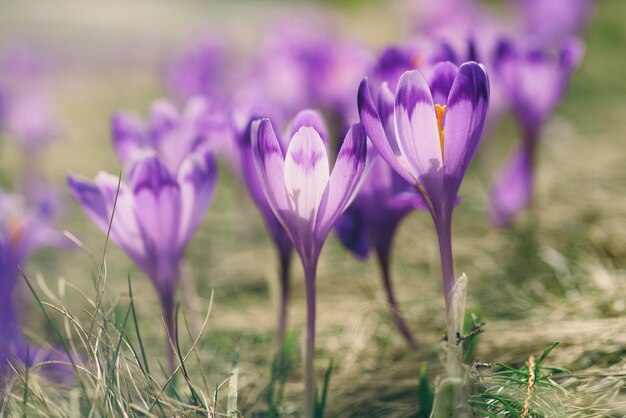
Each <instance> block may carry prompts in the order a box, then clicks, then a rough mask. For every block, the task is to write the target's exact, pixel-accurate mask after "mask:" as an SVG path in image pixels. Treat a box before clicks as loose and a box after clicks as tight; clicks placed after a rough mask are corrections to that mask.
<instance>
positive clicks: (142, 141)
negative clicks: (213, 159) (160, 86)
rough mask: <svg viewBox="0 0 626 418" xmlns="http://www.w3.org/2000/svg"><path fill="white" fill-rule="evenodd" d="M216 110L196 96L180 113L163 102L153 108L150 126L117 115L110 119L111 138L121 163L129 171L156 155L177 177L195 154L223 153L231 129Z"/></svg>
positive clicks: (132, 115) (126, 114)
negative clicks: (145, 159)
mask: <svg viewBox="0 0 626 418" xmlns="http://www.w3.org/2000/svg"><path fill="white" fill-rule="evenodd" d="M216 106H217V104H216V103H215V102H213V101H211V100H209V99H206V98H203V97H199V96H195V97H193V98H191V99H189V100H188V101H187V102H186V105H185V107H184V109H183V110H182V111H179V110H178V108H177V107H176V106H175V105H174V104H172V103H171V102H169V101H167V100H164V99H161V100H157V101H155V102H154V103H153V104H152V106H151V108H150V117H149V120H148V121H147V122H144V121H143V119H142V118H141V117H140V116H139V115H137V114H135V113H130V112H116V113H115V114H114V115H113V117H112V118H111V135H112V137H113V146H114V148H115V151H116V153H117V155H118V157H119V159H120V161H122V163H123V164H124V166H125V167H126V168H130V167H132V166H133V164H134V162H135V161H136V160H137V159H141V158H143V156H145V154H146V153H151V152H156V153H157V154H158V155H159V156H160V157H161V161H162V162H163V163H164V164H165V165H166V166H167V168H168V169H169V170H170V171H171V172H173V173H175V172H177V171H178V169H179V168H180V166H181V164H182V163H183V162H184V161H185V160H186V159H187V157H188V156H189V155H190V154H192V153H202V152H205V151H208V150H211V151H213V152H216V153H220V152H221V151H222V150H223V147H224V146H225V142H226V141H223V140H222V139H223V138H225V137H226V136H227V135H228V132H229V129H230V128H229V124H228V120H227V118H226V115H225V114H223V113H222V112H221V110H219V109H216ZM216 110H217V111H216Z"/></svg>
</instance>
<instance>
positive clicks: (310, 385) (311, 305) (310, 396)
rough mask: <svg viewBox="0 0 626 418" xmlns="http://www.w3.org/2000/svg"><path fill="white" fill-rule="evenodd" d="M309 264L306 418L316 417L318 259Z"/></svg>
mask: <svg viewBox="0 0 626 418" xmlns="http://www.w3.org/2000/svg"><path fill="white" fill-rule="evenodd" d="M313 258H314V261H312V262H310V263H307V262H304V261H303V263H302V264H303V267H304V282H305V288H306V313H307V320H306V340H305V351H304V386H305V392H306V399H305V405H304V407H305V417H306V418H314V417H315V373H314V368H313V359H314V357H315V279H316V275H317V258H316V257H313Z"/></svg>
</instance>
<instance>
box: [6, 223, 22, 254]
mask: <svg viewBox="0 0 626 418" xmlns="http://www.w3.org/2000/svg"><path fill="white" fill-rule="evenodd" d="M23 233H24V225H23V224H22V222H20V220H19V219H11V221H9V240H10V242H11V246H12V247H14V248H15V247H17V246H18V244H19V241H20V239H21V238H22V235H23Z"/></svg>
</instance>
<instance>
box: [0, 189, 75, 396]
mask: <svg viewBox="0 0 626 418" xmlns="http://www.w3.org/2000/svg"><path fill="white" fill-rule="evenodd" d="M51 221H52V216H51V213H50V211H49V210H48V208H43V207H41V208H40V207H37V206H35V207H29V206H28V205H27V204H26V201H25V199H24V198H23V197H22V196H20V195H18V194H12V193H6V192H4V191H3V190H2V189H0V391H1V390H2V388H1V386H3V385H4V383H6V382H5V380H6V378H7V373H8V372H9V366H8V364H7V362H8V361H14V360H16V359H17V360H19V361H21V362H23V363H28V365H29V366H32V365H33V364H34V362H40V360H39V359H41V358H42V357H48V356H49V355H53V353H51V352H50V353H48V354H45V352H44V351H45V350H41V349H39V348H36V347H33V346H31V347H29V345H28V344H27V343H26V341H25V340H24V337H23V335H22V332H21V329H20V323H19V312H18V310H17V306H16V299H15V292H14V290H15V288H16V285H17V283H18V279H19V277H20V275H21V273H20V270H21V269H22V268H23V267H24V265H25V264H26V263H27V261H28V259H29V257H30V256H31V255H32V254H33V253H34V252H36V251H37V250H39V249H40V248H42V247H57V248H63V249H70V248H72V243H71V241H70V240H68V239H67V238H65V237H64V236H63V234H61V233H60V232H57V231H56V230H55V229H53V228H52V226H51V225H50V223H51ZM36 352H39V353H40V355H39V356H35V353H36ZM55 356H56V357H57V358H59V356H58V355H55ZM61 369H65V367H64V366H46V367H44V372H51V373H52V374H59V373H60V374H63V373H66V372H67V370H65V371H64V370H61Z"/></svg>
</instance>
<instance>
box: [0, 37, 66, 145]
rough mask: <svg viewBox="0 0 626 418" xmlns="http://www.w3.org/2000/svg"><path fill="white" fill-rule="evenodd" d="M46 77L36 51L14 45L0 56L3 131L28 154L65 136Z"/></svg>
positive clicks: (43, 63) (1, 124) (0, 121)
mask: <svg viewBox="0 0 626 418" xmlns="http://www.w3.org/2000/svg"><path fill="white" fill-rule="evenodd" d="M47 75H48V69H47V66H46V63H45V62H44V59H43V57H42V56H41V55H40V54H38V53H37V52H35V51H34V50H33V49H30V48H26V47H23V46H14V47H12V48H10V49H8V50H4V51H2V52H1V53H0V97H1V98H0V102H1V103H0V130H3V131H5V132H6V133H7V134H8V135H9V136H10V137H11V138H12V139H14V140H15V141H16V142H17V143H18V144H19V145H20V146H21V147H22V150H23V151H24V152H27V153H29V154H35V153H37V152H39V151H41V150H42V146H43V145H46V144H47V143H49V142H50V141H52V140H54V139H58V138H59V137H60V136H61V133H62V129H61V123H60V122H59V119H58V115H57V114H56V111H55V108H54V101H53V99H52V95H51V93H50V88H49V86H48V83H47V81H46V77H47Z"/></svg>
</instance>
